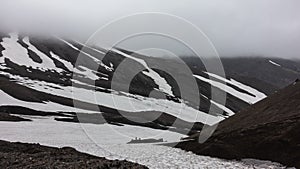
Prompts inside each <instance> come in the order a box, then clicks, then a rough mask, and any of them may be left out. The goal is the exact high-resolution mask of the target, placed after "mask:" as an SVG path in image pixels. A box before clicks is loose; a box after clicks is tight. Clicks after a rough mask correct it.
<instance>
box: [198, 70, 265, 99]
mask: <svg viewBox="0 0 300 169" xmlns="http://www.w3.org/2000/svg"><path fill="white" fill-rule="evenodd" d="M204 73H206V74H208V75H209V76H211V77H214V78H216V79H219V80H222V81H224V82H226V83H228V84H231V85H233V86H236V87H238V88H240V89H242V90H245V91H247V92H249V93H251V94H253V95H254V96H255V98H257V101H260V100H262V99H264V98H266V97H267V96H266V95H265V94H264V93H262V92H260V91H258V90H256V89H254V88H252V87H250V86H247V85H245V84H243V83H240V82H238V81H236V80H234V79H232V78H231V79H230V80H228V79H226V78H223V77H221V76H219V75H216V74H213V73H209V72H204ZM257 101H256V102H257Z"/></svg>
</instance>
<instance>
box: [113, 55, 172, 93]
mask: <svg viewBox="0 0 300 169" xmlns="http://www.w3.org/2000/svg"><path fill="white" fill-rule="evenodd" d="M111 50H112V51H113V52H116V53H118V54H120V55H123V56H125V57H127V58H130V59H132V60H135V61H136V62H138V63H140V64H141V65H143V66H144V67H145V69H147V71H143V74H144V75H146V76H148V77H150V78H151V79H153V80H154V82H155V83H156V84H157V85H158V86H159V90H160V91H162V92H164V93H166V94H169V95H170V96H174V95H173V92H172V87H171V86H170V85H169V84H168V82H167V81H166V79H165V78H163V77H161V76H160V75H159V74H158V73H157V72H155V71H154V70H152V69H151V68H150V67H149V66H148V65H147V63H146V62H145V61H144V60H143V59H139V58H135V57H132V56H130V55H128V54H126V53H124V52H121V51H119V50H117V49H111Z"/></svg>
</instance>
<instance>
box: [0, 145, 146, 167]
mask: <svg viewBox="0 0 300 169" xmlns="http://www.w3.org/2000/svg"><path fill="white" fill-rule="evenodd" d="M0 167H1V168H7V169H9V168H11V169H18V168H20V169H21V168H22V169H29V168H35V169H39V168H133V169H139V168H147V167H145V166H142V165H139V164H137V163H132V162H128V161H119V160H107V159H105V158H103V157H102V158H101V157H95V156H92V155H88V154H84V153H80V152H78V151H76V150H75V149H73V148H69V147H67V148H52V147H46V146H41V145H39V144H25V143H10V142H6V141H0Z"/></svg>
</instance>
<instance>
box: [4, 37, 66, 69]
mask: <svg viewBox="0 0 300 169" xmlns="http://www.w3.org/2000/svg"><path fill="white" fill-rule="evenodd" d="M2 40H3V42H1V43H0V44H1V45H2V46H3V47H4V48H5V50H3V51H2V54H3V56H4V57H1V58H0V63H5V62H4V58H7V59H9V60H10V61H12V62H14V63H16V64H18V65H21V66H23V65H24V66H27V67H33V68H36V69H39V70H42V71H44V70H48V69H51V70H55V71H57V72H61V71H62V69H60V68H57V67H56V66H55V64H54V62H53V60H51V59H50V58H49V57H48V56H46V55H45V54H43V53H42V52H40V51H39V50H37V49H36V48H35V47H34V46H33V45H31V44H30V43H29V40H28V38H24V42H25V43H26V44H27V45H29V49H31V50H32V51H34V52H35V53H36V54H37V55H39V56H40V57H41V59H42V63H37V62H34V61H33V60H32V59H31V58H30V57H29V55H28V51H27V49H26V48H24V47H23V46H22V45H20V44H19V43H18V40H19V38H18V35H17V34H14V33H12V34H10V38H3V39H2Z"/></svg>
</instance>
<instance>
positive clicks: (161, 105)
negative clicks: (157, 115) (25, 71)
mask: <svg viewBox="0 0 300 169" xmlns="http://www.w3.org/2000/svg"><path fill="white" fill-rule="evenodd" d="M0 73H1V74H4V75H6V76H9V77H10V78H12V79H14V80H16V81H17V83H18V84H21V85H24V86H26V87H29V88H32V89H34V90H38V91H41V92H45V93H49V94H54V95H57V96H62V97H68V98H74V99H77V100H80V101H84V102H88V103H92V104H98V105H103V106H107V107H113V108H117V109H119V110H123V111H130V112H138V111H159V112H160V111H163V112H165V113H168V114H170V115H173V116H175V117H178V118H180V119H182V120H185V121H188V122H201V123H204V124H208V125H214V124H216V123H218V122H220V121H222V120H223V119H224V118H223V117H219V116H213V115H209V114H207V113H205V112H202V111H199V110H196V109H194V108H192V107H189V106H187V105H186V104H184V103H176V102H173V101H170V100H166V99H155V98H148V97H143V96H139V95H132V94H127V95H125V96H124V95H118V92H112V93H105V92H98V91H93V90H88V89H84V88H77V87H74V86H60V85H57V84H54V83H48V82H44V81H37V80H30V79H24V78H23V77H21V76H16V75H14V76H13V75H10V74H7V73H3V72H0Z"/></svg>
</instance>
